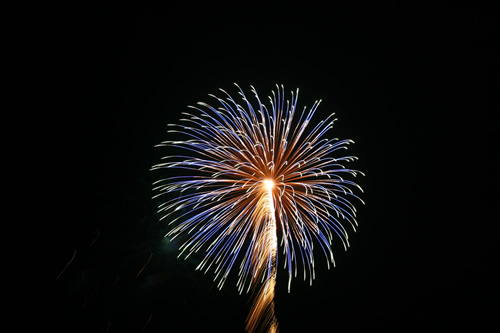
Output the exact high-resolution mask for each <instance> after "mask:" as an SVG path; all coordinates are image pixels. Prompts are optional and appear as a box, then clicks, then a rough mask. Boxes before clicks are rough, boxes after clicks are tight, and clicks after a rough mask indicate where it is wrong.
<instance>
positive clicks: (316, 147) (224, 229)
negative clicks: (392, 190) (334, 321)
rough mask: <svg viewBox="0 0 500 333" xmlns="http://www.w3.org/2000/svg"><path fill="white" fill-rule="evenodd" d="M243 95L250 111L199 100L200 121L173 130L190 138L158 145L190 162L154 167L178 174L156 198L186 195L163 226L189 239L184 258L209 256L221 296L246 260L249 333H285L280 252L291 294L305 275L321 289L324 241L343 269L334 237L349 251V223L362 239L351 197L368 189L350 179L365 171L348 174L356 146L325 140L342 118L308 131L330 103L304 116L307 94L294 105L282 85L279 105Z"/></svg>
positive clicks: (242, 276)
mask: <svg viewBox="0 0 500 333" xmlns="http://www.w3.org/2000/svg"><path fill="white" fill-rule="evenodd" d="M236 86H237V85H236ZM237 87H238V86H237ZM238 89H239V95H240V97H241V99H242V102H243V103H241V104H238V103H237V102H236V101H235V99H233V97H231V96H230V95H229V94H228V93H226V92H225V91H224V90H222V89H221V91H222V92H223V93H224V94H225V96H224V98H219V97H216V96H214V95H210V96H211V97H212V98H215V99H216V101H217V103H218V104H219V106H218V107H217V108H216V107H213V106H211V105H209V104H207V103H204V102H199V103H198V106H196V107H195V106H191V107H190V108H191V109H193V110H194V111H193V112H192V113H188V112H185V113H183V115H184V116H185V117H186V118H184V119H181V120H182V121H183V122H184V123H185V124H186V125H175V124H169V127H174V128H175V129H171V130H169V132H171V133H180V134H181V135H183V136H184V137H185V138H184V139H183V140H173V141H165V142H162V143H161V144H159V145H157V146H166V147H173V148H175V149H177V148H179V149H182V150H183V151H185V152H186V155H174V156H166V157H164V158H163V160H164V162H163V163H159V164H157V165H155V166H153V168H152V169H153V170H156V169H163V168H167V169H175V170H177V171H176V175H175V176H172V177H168V178H165V179H161V180H159V181H157V182H155V183H154V186H155V187H154V191H155V193H156V195H155V197H154V198H158V197H161V196H164V195H169V196H175V194H176V193H177V194H178V195H177V196H176V197H175V198H171V199H166V201H165V202H163V203H162V204H160V206H159V213H161V214H163V216H162V218H161V219H167V218H168V219H169V225H171V226H172V227H171V229H170V231H169V232H168V233H167V235H166V237H170V238H171V239H176V238H179V239H180V240H181V242H182V245H181V246H180V254H179V256H184V258H188V257H189V256H190V255H192V254H193V253H196V252H199V251H200V250H202V251H204V252H205V256H204V258H203V259H202V260H201V261H200V263H199V265H198V266H197V269H199V270H203V271H204V272H208V271H210V270H213V271H214V274H215V279H214V281H217V286H218V287H219V288H222V286H223V285H224V282H225V281H226V279H227V277H228V276H229V273H230V272H231V270H232V269H233V267H234V266H235V264H236V262H240V264H239V270H238V272H239V278H238V282H237V287H238V290H239V292H240V293H242V292H243V291H246V292H248V291H249V290H250V289H252V288H254V290H258V294H257V295H256V297H255V302H254V305H253V306H252V309H251V311H250V314H249V316H248V318H247V330H248V331H254V330H256V329H257V328H259V327H260V328H262V327H268V329H269V330H271V331H272V330H277V321H276V318H275V317H274V303H273V302H274V301H273V299H274V285H275V283H276V267H277V264H278V255H277V250H278V247H281V248H282V250H283V266H284V268H285V269H286V270H287V271H288V290H289V291H290V286H291V280H292V276H295V277H297V275H298V271H299V267H301V268H302V271H303V272H302V273H303V274H302V275H303V278H304V280H306V279H307V277H309V281H310V283H312V280H313V279H314V277H315V270H314V264H315V257H314V254H313V247H314V244H318V243H319V245H320V248H321V250H322V251H321V252H322V253H323V254H324V255H325V258H326V262H327V266H328V268H330V264H332V265H333V266H335V260H334V256H333V251H332V244H333V240H334V238H338V239H340V240H341V242H342V244H343V246H344V249H347V247H349V241H348V235H347V230H346V228H345V227H344V225H343V224H342V221H346V222H347V223H348V224H349V225H350V226H351V227H352V228H353V230H354V231H355V227H356V226H357V222H356V219H355V217H356V209H355V207H354V205H353V204H352V203H351V200H350V199H356V200H360V201H361V202H362V200H361V199H360V198H359V197H358V196H357V195H355V194H354V192H353V189H359V190H360V191H362V189H361V187H360V186H359V185H357V184H356V183H355V182H353V181H350V180H348V178H349V177H350V176H354V177H355V176H357V175H358V174H362V173H361V172H360V171H357V170H353V169H347V168H346V167H345V166H344V163H348V162H351V161H353V160H355V159H357V158H356V157H355V156H342V155H341V154H340V152H341V150H343V149H347V146H348V145H349V144H352V143H354V142H353V141H352V140H339V139H338V138H333V139H328V138H325V135H326V134H327V133H328V131H329V130H330V129H331V128H332V125H333V124H334V122H335V121H336V119H335V118H333V117H334V114H331V115H330V116H328V117H327V118H326V119H325V120H324V121H321V122H319V123H317V124H316V125H315V126H313V127H312V129H311V130H308V128H309V127H308V126H309V125H310V123H311V122H312V118H313V115H314V113H315V111H316V110H317V108H318V106H319V104H320V102H321V101H316V102H315V103H314V104H313V106H312V107H311V108H310V109H309V110H307V108H305V107H304V109H303V110H302V112H300V111H298V109H297V101H298V92H299V91H298V89H297V90H296V92H295V93H294V92H292V96H291V99H290V100H286V101H285V94H284V88H283V86H281V87H280V86H277V92H274V91H273V92H272V97H269V99H270V107H267V106H266V105H264V104H263V103H261V100H260V98H259V96H258V94H257V92H256V91H255V89H254V88H253V87H252V92H253V94H254V97H255V102H254V103H251V102H250V100H249V99H248V98H247V97H246V95H245V93H244V92H243V90H242V89H241V88H239V87H238ZM296 113H299V116H298V117H297V116H296ZM297 118H298V119H297ZM278 234H279V235H280V237H281V240H280V242H279V245H278ZM260 282H262V285H261V287H260V288H257V289H256V286H258V285H259V283H260Z"/></svg>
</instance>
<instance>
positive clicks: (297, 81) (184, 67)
mask: <svg viewBox="0 0 500 333" xmlns="http://www.w3.org/2000/svg"><path fill="white" fill-rule="evenodd" d="M398 13H399V14H398V15H397V16H391V15H386V17H381V16H375V15H369V14H364V15H361V14H359V13H355V14H354V13H351V14H349V15H337V17H332V18H331V21H332V23H330V24H323V25H319V26H316V25H314V24H274V25H273V24H260V23H254V24H246V25H245V24H239V25H234V24H233V25H230V24H227V25H220V24H219V25H216V24H215V22H220V21H221V19H220V18H219V19H215V18H213V20H211V19H210V17H205V18H204V19H194V18H193V19H192V20H190V21H189V20H188V21H186V22H184V23H183V24H179V23H178V22H180V20H179V19H177V18H176V15H175V14H171V15H167V16H159V15H156V14H155V11H154V10H153V9H148V8H132V7H130V8H125V9H121V10H119V11H116V12H114V13H111V12H110V13H108V14H109V15H108V14H102V15H92V16H89V18H88V20H84V22H83V23H82V24H81V25H80V26H79V29H77V32H75V34H72V36H71V41H72V43H71V47H69V48H68V49H67V51H66V52H67V53H66V55H67V56H68V57H67V58H68V59H71V60H70V61H69V62H68V65H67V80H66V81H65V82H66V83H67V87H66V88H67V90H68V92H69V94H68V96H70V99H69V100H70V102H69V103H68V111H67V113H65V114H64V118H63V120H64V121H65V126H64V128H63V129H62V130H63V133H62V136H61V138H64V140H61V146H62V148H63V149H64V155H63V156H64V159H65V161H67V162H68V163H70V165H68V167H67V168H65V171H64V173H63V174H62V175H63V179H64V182H63V188H61V190H60V193H59V194H60V199H61V203H62V207H64V210H63V212H62V214H61V215H62V216H65V217H66V218H64V222H63V223H62V224H61V226H59V227H58V235H59V236H58V238H57V239H56V242H55V245H56V246H57V256H56V265H55V268H54V271H53V275H54V277H56V276H57V278H56V280H55V294H56V302H55V304H56V309H55V311H54V312H53V317H52V318H51V320H52V321H53V322H54V324H55V325H56V326H58V327H59V328H60V329H61V330H63V331H67V332H73V331H74V332H80V331H82V332H141V331H143V332H180V331H187V332H195V331H197V332H243V331H244V320H245V317H246V315H247V311H248V310H249V305H250V303H249V296H248V295H239V294H238V293H237V290H236V286H235V281H234V280H229V282H228V283H227V284H226V285H225V286H224V288H223V289H222V290H220V291H219V290H218V289H217V288H216V287H215V285H214V283H213V282H212V279H213V276H212V275H210V273H209V274H206V275H204V274H203V273H201V272H198V271H195V270H194V268H195V266H196V260H197V259H198V258H194V259H192V260H188V261H184V260H182V259H177V248H176V244H173V243H170V242H169V241H168V240H167V239H164V238H163V235H164V234H165V233H166V230H167V227H166V226H165V225H164V224H162V223H160V224H157V220H158V217H159V216H157V215H156V206H155V205H156V204H157V203H156V202H154V201H153V200H151V196H152V192H151V189H152V186H151V183H152V182H153V181H155V180H157V179H159V178H160V177H161V172H160V171H158V172H152V171H149V169H150V167H151V166H152V165H153V164H155V163H158V162H159V160H160V158H161V157H162V156H164V155H167V154H168V151H166V150H165V149H164V150H162V149H160V148H153V146H154V145H155V144H157V143H159V142H161V141H163V140H168V139H171V138H172V137H171V136H170V134H167V132H166V131H167V128H166V125H167V124H168V123H175V122H177V121H178V119H179V118H180V117H181V112H184V111H186V110H187V108H186V106H187V105H193V104H194V103H196V102H198V101H205V102H211V100H210V97H208V94H210V93H212V94H219V93H218V88H223V89H224V90H226V91H228V92H229V93H231V94H236V87H235V86H234V85H233V82H236V83H238V84H239V85H240V87H242V88H243V90H245V91H246V92H250V85H253V86H254V87H255V88H256V89H257V91H258V92H259V94H260V95H261V98H262V99H265V97H267V96H268V94H270V91H271V90H272V89H274V86H275V84H283V85H284V86H285V90H287V91H288V92H289V91H290V90H295V89H296V88H300V95H299V104H300V105H301V106H311V105H312V103H313V102H314V101H315V100H317V99H322V100H323V102H322V104H321V106H320V108H319V110H318V112H317V113H316V115H315V118H314V119H315V120H316V121H320V120H322V119H324V118H325V117H326V116H327V115H328V114H330V113H331V112H335V113H336V116H337V118H339V120H338V121H337V122H336V124H335V126H334V129H333V131H334V132H335V136H337V137H340V138H351V139H353V140H354V141H355V142H356V144H355V145H352V146H350V150H349V152H350V153H351V154H354V155H356V156H358V157H359V159H360V160H359V161H358V162H355V163H353V165H352V167H353V168H356V169H359V170H362V171H363V172H365V173H366V177H364V178H361V179H357V180H358V182H359V184H360V185H361V186H362V187H363V189H364V190H365V193H364V194H363V196H362V198H363V200H364V201H365V202H366V206H361V205H358V208H359V216H358V221H359V224H360V226H359V228H358V231H357V232H356V233H351V234H350V242H351V248H350V249H349V250H348V251H347V252H344V251H343V250H342V249H341V248H340V246H338V244H337V245H335V246H334V249H335V253H336V261H337V267H336V268H335V269H333V270H327V269H326V264H324V263H323V262H322V259H321V258H320V256H318V263H317V265H316V266H317V271H316V280H315V281H314V283H313V285H312V286H309V284H308V283H307V282H303V281H302V280H301V279H294V280H293V281H292V290H291V293H290V294H289V293H287V290H286V285H287V283H286V282H287V281H286V278H287V277H286V272H285V271H282V270H280V271H278V283H277V294H276V315H277V318H278V322H279V328H280V331H281V332H301V331H304V330H306V329H307V331H313V332H314V331H319V332H323V331H324V332H329V331H335V330H340V331H344V330H346V331H357V330H362V331H370V330H381V329H383V330H384V331H385V330H395V331H407V330H410V329H414V328H420V329H435V328H441V329H447V328H448V329H449V328H457V327H462V326H464V325H475V326H482V325H487V324H486V323H487V321H488V319H490V318H491V316H492V315H493V312H492V310H491V307H489V306H488V302H490V300H491V297H492V296H491V295H492V294H493V293H494V292H496V290H495V287H493V285H490V282H492V281H493V279H492V278H491V277H490V274H491V273H492V272H493V268H492V267H493V265H492V264H491V261H492V254H491V253H490V248H491V246H492V245H493V241H492V240H491V239H492V237H491V236H490V234H489V233H488V232H487V231H486V230H487V227H488V226H490V225H491V224H492V222H493V220H491V218H490V217H489V216H488V214H487V213H486V211H487V209H488V207H491V206H492V205H493V203H494V200H493V199H492V197H491V196H489V194H488V192H487V191H488V190H489V186H490V185H488V184H491V183H493V181H495V180H496V179H497V176H496V174H495V172H496V170H495V169H494V168H493V167H492V166H491V157H490V156H491V154H493V150H492V148H491V142H490V137H491V136H492V134H493V130H494V129H493V126H490V125H492V124H493V120H492V118H490V116H491V113H490V112H492V111H491V110H493V109H494V105H493V104H494V101H493V96H494V95H497V94H496V93H494V92H495V87H494V82H496V81H495V80H496V74H495V69H494V65H495V64H496V62H497V59H496V58H497V57H498V54H497V49H496V48H494V47H493V40H494V38H495V37H498V35H497V34H496V24H497V23H496V21H495V20H494V19H493V17H492V15H490V14H489V12H488V11H486V10H479V9H474V8H465V9H446V10H440V11H434V10H429V11H427V10H424V11H419V12H416V11H414V10H399V11H398ZM497 88H498V87H497ZM177 245H178V244H177ZM72 258H73V259H72ZM71 259H72V260H71ZM68 262H69V264H68V265H67V263H68ZM141 270H142V271H141ZM139 273H140V274H139ZM235 274H236V273H235ZM486 286H488V287H486ZM490 286H491V287H490ZM489 309H490V310H489ZM484 327H487V326H484Z"/></svg>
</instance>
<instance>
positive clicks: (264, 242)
mask: <svg viewBox="0 0 500 333" xmlns="http://www.w3.org/2000/svg"><path fill="white" fill-rule="evenodd" d="M264 186H265V191H266V192H267V193H266V195H265V199H264V202H263V207H262V208H263V209H262V212H263V213H264V214H263V215H264V216H263V218H264V220H265V221H266V229H265V232H264V233H263V235H262V237H259V240H258V242H256V243H257V246H258V247H260V248H261V249H262V252H263V254H264V255H263V256H261V257H260V258H256V259H257V274H256V275H254V281H255V280H257V279H258V277H260V276H262V279H265V281H264V283H263V285H262V287H261V288H260V289H259V290H258V294H257V295H256V296H255V297H256V298H255V300H254V303H253V305H252V308H251V309H250V313H249V314H248V317H247V326H246V331H247V332H255V331H257V329H258V328H259V327H260V330H261V331H263V330H264V329H265V328H266V327H267V328H268V332H270V333H275V332H278V321H277V320H276V317H275V315H274V287H275V285H276V251H277V247H278V239H277V236H276V215H275V211H274V203H273V187H274V182H273V181H272V180H265V181H264ZM255 282H257V283H256V285H257V284H258V281H255Z"/></svg>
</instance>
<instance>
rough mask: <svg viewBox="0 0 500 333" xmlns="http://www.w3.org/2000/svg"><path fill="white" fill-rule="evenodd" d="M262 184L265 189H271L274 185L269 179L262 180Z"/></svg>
mask: <svg viewBox="0 0 500 333" xmlns="http://www.w3.org/2000/svg"><path fill="white" fill-rule="evenodd" d="M264 186H265V187H266V190H267V191H272V190H273V187H274V182H273V181H272V180H271V179H266V180H264Z"/></svg>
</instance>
